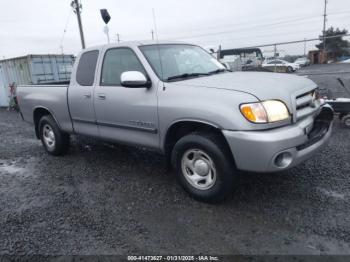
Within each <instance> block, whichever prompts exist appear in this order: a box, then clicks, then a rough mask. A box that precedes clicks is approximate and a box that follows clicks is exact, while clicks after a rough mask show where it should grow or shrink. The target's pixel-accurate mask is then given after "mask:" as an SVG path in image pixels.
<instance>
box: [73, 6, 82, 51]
mask: <svg viewBox="0 0 350 262" xmlns="http://www.w3.org/2000/svg"><path fill="white" fill-rule="evenodd" d="M71 7H72V8H73V11H74V13H76V14H77V19H78V25H79V32H80V40H81V47H82V48H83V49H85V39H84V32H83V25H82V23H81V16H80V13H81V8H82V5H81V4H79V2H78V0H73V1H72V3H71Z"/></svg>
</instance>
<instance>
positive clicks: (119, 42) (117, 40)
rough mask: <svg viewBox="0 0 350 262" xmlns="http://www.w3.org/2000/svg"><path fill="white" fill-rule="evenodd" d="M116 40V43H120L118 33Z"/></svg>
mask: <svg viewBox="0 0 350 262" xmlns="http://www.w3.org/2000/svg"><path fill="white" fill-rule="evenodd" d="M117 42H118V44H119V43H120V35H119V34H117Z"/></svg>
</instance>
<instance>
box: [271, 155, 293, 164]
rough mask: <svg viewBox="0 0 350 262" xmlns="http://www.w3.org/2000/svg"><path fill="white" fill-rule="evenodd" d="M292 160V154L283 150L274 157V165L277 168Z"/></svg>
mask: <svg viewBox="0 0 350 262" xmlns="http://www.w3.org/2000/svg"><path fill="white" fill-rule="evenodd" d="M292 161H293V156H292V154H291V153H290V152H283V153H280V154H278V155H277V156H276V157H275V165H276V166H277V167H279V168H286V167H288V166H289V165H290V164H291V163H292Z"/></svg>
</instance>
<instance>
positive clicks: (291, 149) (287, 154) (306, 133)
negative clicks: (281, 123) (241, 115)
mask: <svg viewBox="0 0 350 262" xmlns="http://www.w3.org/2000/svg"><path fill="white" fill-rule="evenodd" d="M332 126H333V111H332V109H331V108H330V107H329V106H327V105H325V106H323V107H322V109H321V110H320V113H319V115H317V116H316V117H315V116H309V117H307V118H305V119H303V120H301V121H299V122H298V123H295V124H293V125H289V126H285V127H281V128H275V129H271V130H262V131H228V130H223V134H224V136H225V138H226V140H227V142H228V144H229V146H230V148H231V152H232V154H233V157H234V160H235V163H236V166H237V168H238V169H240V170H245V171H252V172H278V171H282V170H286V169H289V168H291V167H294V166H296V165H298V164H300V163H302V162H304V161H305V160H307V159H308V158H310V157H312V156H313V155H314V154H316V153H317V152H318V151H319V150H320V149H321V148H322V146H323V145H324V144H325V143H326V142H327V140H328V139H329V137H330V136H331V133H332Z"/></svg>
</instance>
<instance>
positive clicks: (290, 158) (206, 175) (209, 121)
mask: <svg viewBox="0 0 350 262" xmlns="http://www.w3.org/2000/svg"><path fill="white" fill-rule="evenodd" d="M17 94H18V102H19V106H20V111H21V114H22V117H23V119H24V120H25V121H28V122H31V123H33V124H34V127H35V133H36V136H37V137H38V138H39V139H41V140H42V143H43V146H44V148H45V149H46V151H47V152H48V153H49V154H51V155H62V154H64V153H65V152H66V151H67V149H68V148H69V135H70V134H79V135H86V136H91V137H96V138H98V139H104V140H106V141H111V142H118V143H124V144H128V145H135V146H140V147H146V148H150V149H155V150H157V151H159V152H161V153H163V154H165V155H166V159H168V161H169V163H171V164H172V166H173V168H174V170H175V172H176V176H177V178H178V180H179V182H180V184H181V185H182V186H183V188H184V189H185V190H186V191H187V192H189V193H190V194H191V195H192V196H193V197H194V198H196V199H198V200H202V201H211V202H215V201H221V200H223V199H224V198H225V197H226V196H227V195H228V194H229V193H230V192H231V191H232V188H233V186H234V181H235V180H234V178H235V176H236V175H237V173H238V170H245V171H253V172H276V171H282V170H286V169H289V168H291V167H294V166H295V165H297V164H300V163H301V162H303V161H305V160H306V159H308V158H309V157H311V156H313V155H315V153H316V152H317V151H319V149H320V148H321V147H322V145H324V144H325V142H326V141H327V139H328V138H329V137H330V135H331V130H332V121H333V111H332V109H331V108H330V107H329V106H328V105H326V104H324V101H323V100H322V99H320V98H319V94H318V88H317V86H316V84H315V83H314V82H312V81H311V80H309V79H307V78H305V77H298V76H294V75H287V74H280V73H263V72H234V73H233V72H229V71H228V70H226V68H225V67H224V66H223V65H222V64H220V63H219V62H218V61H217V60H216V59H214V58H213V57H212V56H211V55H210V54H208V53H207V52H206V51H204V50H203V49H202V48H200V47H198V46H195V45H191V44H186V43H180V42H129V43H121V44H110V45H104V46H97V47H92V48H89V49H86V50H83V51H82V52H81V53H80V54H79V56H78V58H77V60H76V62H75V65H74V68H73V72H72V76H71V80H70V84H69V85H67V86H66V85H50V86H43V85H36V86H33V85H31V86H19V87H18V90H17Z"/></svg>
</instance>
